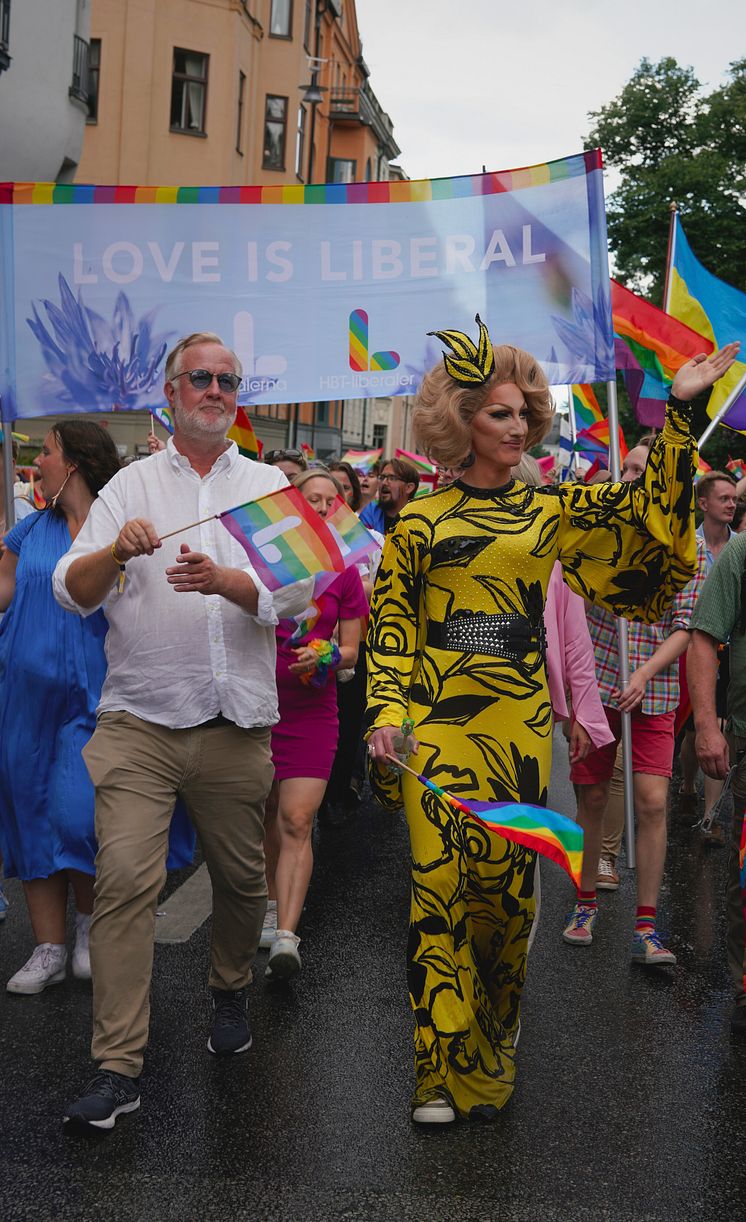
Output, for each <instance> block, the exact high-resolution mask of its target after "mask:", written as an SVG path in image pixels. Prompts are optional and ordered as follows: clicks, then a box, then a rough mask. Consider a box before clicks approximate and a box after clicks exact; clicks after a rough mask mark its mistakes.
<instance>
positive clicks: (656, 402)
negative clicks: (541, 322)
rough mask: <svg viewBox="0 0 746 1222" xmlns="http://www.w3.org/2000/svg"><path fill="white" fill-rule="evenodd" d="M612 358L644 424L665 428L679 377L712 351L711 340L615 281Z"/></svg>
mask: <svg viewBox="0 0 746 1222" xmlns="http://www.w3.org/2000/svg"><path fill="white" fill-rule="evenodd" d="M611 313H612V317H613V322H614V355H615V360H616V367H617V369H621V370H622V372H623V374H624V384H625V386H626V388H627V394H628V395H629V397H630V402H631V403H632V407H633V409H634V412H635V415H636V416H637V419H638V420H639V421H640V423H641V424H649V425H652V426H653V427H654V428H661V427H662V426H663V419H664V416H665V411H666V399H667V398H668V394H669V391H670V389H671V383H672V381H673V379H674V376H675V374H676V373H677V371H678V370H679V369H680V368H681V366H682V365H685V364H686V362H687V361H690V360H691V359H692V357H693V356H697V355H698V353H700V352H708V353H709V352H712V350H713V348H714V346H715V345H714V344H713V343H712V340H710V339H707V338H705V336H704V335H700V334H699V331H698V330H696V331H695V330H692V327H691V325H689V326H687V325H684V324H685V322H687V321H688V320H686V319H684V320H682V321H678V320H677V318H672V317H671V315H670V314H666V313H665V311H664V310H659V309H658V308H657V306H654V305H651V304H650V302H649V301H645V299H644V298H643V297H638V296H637V294H636V293H632V292H631V291H630V290H629V289H626V288H625V287H624V285H622V284H619V283H618V282H617V281H616V280H612V282H611Z"/></svg>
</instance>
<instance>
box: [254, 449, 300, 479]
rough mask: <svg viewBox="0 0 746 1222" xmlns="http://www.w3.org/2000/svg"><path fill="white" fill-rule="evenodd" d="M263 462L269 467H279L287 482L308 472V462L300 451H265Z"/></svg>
mask: <svg viewBox="0 0 746 1222" xmlns="http://www.w3.org/2000/svg"><path fill="white" fill-rule="evenodd" d="M264 461H265V463H267V465H268V466H270V467H279V468H280V470H281V471H282V473H283V475H287V477H288V479H289V480H292V479H294V478H295V476H296V475H301V474H302V472H303V471H306V470H308V462H307V461H306V456H305V454H304V453H303V451H302V450H265V451H264Z"/></svg>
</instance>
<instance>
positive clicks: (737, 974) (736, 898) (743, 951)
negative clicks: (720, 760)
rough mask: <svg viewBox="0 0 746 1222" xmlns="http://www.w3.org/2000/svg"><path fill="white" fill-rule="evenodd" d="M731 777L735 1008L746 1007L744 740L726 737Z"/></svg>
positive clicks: (728, 907) (729, 908)
mask: <svg viewBox="0 0 746 1222" xmlns="http://www.w3.org/2000/svg"><path fill="white" fill-rule="evenodd" d="M728 747H729V750H730V762H731V764H735V766H736V770H735V772H734V773H733V823H732V824H731V838H730V846H729V847H730V851H729V855H728V885H727V893H726V900H725V913H726V922H727V927H726V928H727V932H726V937H727V944H726V945H727V955H728V969H729V971H730V974H731V979H732V981H733V987H734V989H735V994H736V1005H739V1006H740V1005H744V1004H746V922H745V921H744V912H743V905H744V898H746V897H745V896H744V891H743V889H742V887H741V865H740V861H739V854H740V850H741V835H742V831H743V819H744V809H746V738H734V737H733V736H732V735H729V736H728Z"/></svg>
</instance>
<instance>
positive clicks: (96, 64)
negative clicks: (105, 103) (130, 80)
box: [86, 38, 101, 123]
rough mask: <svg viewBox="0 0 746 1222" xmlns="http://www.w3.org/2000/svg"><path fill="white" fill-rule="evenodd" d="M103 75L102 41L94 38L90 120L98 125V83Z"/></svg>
mask: <svg viewBox="0 0 746 1222" xmlns="http://www.w3.org/2000/svg"><path fill="white" fill-rule="evenodd" d="M100 75H101V39H100V38H92V39H91V42H90V46H89V48H88V118H87V119H86V122H87V123H98V82H99V77H100Z"/></svg>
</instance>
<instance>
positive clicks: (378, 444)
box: [371, 424, 386, 450]
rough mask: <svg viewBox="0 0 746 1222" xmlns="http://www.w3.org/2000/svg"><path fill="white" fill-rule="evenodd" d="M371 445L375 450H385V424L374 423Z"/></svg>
mask: <svg viewBox="0 0 746 1222" xmlns="http://www.w3.org/2000/svg"><path fill="white" fill-rule="evenodd" d="M371 446H372V448H373V449H374V450H385V449H386V425H385V424H374V425H373V439H372V442H371Z"/></svg>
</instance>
